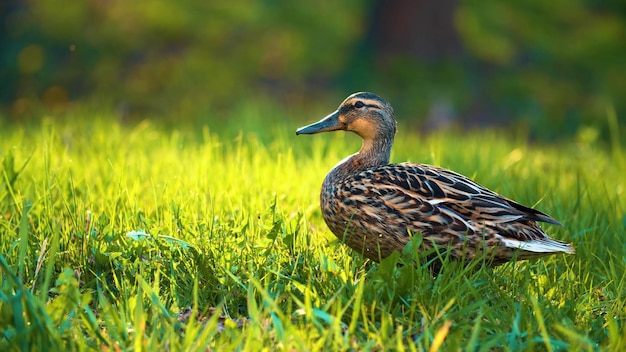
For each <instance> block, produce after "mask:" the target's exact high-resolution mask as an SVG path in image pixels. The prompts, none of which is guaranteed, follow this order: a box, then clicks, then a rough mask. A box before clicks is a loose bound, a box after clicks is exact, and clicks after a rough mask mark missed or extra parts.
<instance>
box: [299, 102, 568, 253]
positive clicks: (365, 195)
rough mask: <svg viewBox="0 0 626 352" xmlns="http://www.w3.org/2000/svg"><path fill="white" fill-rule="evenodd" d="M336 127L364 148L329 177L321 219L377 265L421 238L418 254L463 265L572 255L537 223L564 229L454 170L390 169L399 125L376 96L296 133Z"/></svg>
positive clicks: (425, 167)
mask: <svg viewBox="0 0 626 352" xmlns="http://www.w3.org/2000/svg"><path fill="white" fill-rule="evenodd" d="M337 130H344V131H352V132H354V133H356V134H357V135H359V136H360V137H361V138H362V139H363V144H362V146H361V150H360V151H359V152H358V153H356V154H353V155H350V156H348V157H347V158H345V159H344V160H342V161H341V162H340V163H339V164H337V165H336V166H335V167H334V168H333V169H332V170H331V171H330V172H329V173H328V175H326V178H325V179H324V182H323V183H322V191H321V194H320V203H321V209H322V214H323V217H324V220H325V222H326V224H327V225H328V227H329V228H330V230H331V231H332V232H333V233H334V234H335V236H337V237H338V238H339V239H340V240H341V241H343V242H344V243H346V244H347V245H348V246H350V247H351V248H352V249H354V250H356V251H358V252H359V253H362V254H363V255H364V256H365V257H367V258H369V259H371V260H373V261H376V262H379V261H380V260H382V259H384V258H386V257H387V256H389V255H390V254H391V253H392V252H393V251H402V249H403V248H404V247H405V245H406V244H407V243H408V241H409V240H410V239H411V236H412V235H413V234H418V233H419V234H421V236H422V244H421V246H420V251H423V250H428V249H431V250H432V249H437V250H438V249H442V250H443V251H444V252H446V253H447V254H448V255H450V256H451V257H452V258H453V259H460V260H465V261H468V260H472V259H473V258H476V257H479V256H482V255H483V254H486V257H488V258H489V261H488V262H489V263H491V264H492V265H498V264H502V263H505V262H508V261H510V260H511V259H513V258H517V259H518V260H521V259H530V258H536V257H541V256H545V255H549V254H555V253H574V248H573V247H572V246H571V245H570V244H567V243H564V242H561V241H557V240H554V239H552V238H550V237H549V236H548V235H547V234H546V233H545V232H544V231H543V230H542V229H541V227H540V226H539V225H538V224H537V222H545V223H549V224H555V225H561V223H559V222H558V221H557V220H555V219H553V218H552V217H550V216H549V215H547V214H545V213H542V212H541V211H538V210H535V209H531V208H529V207H526V206H524V205H521V204H519V203H516V202H514V201H512V200H510V199H508V198H506V197H503V196H501V195H499V194H497V193H495V192H493V191H490V190H489V189H487V188H485V187H483V186H481V185H479V184H478V183H476V182H474V181H472V180H470V179H469V178H467V177H465V176H463V175H460V174H458V173H455V172H453V171H450V170H446V169H443V168H440V167H436V166H431V165H426V164H415V163H401V164H390V163H389V157H390V153H391V146H392V144H393V140H394V136H395V134H396V120H395V115H394V112H393V108H392V107H391V105H390V104H389V103H388V102H387V101H385V100H384V99H383V98H381V97H379V96H378V95H376V94H373V93H368V92H360V93H354V94H352V95H350V96H349V97H348V98H346V99H345V100H344V101H343V102H342V103H341V105H339V108H338V109H337V110H336V111H334V112H333V113H331V114H330V115H328V116H326V117H325V118H323V119H322V120H320V121H318V122H316V123H313V124H311V125H308V126H304V127H301V128H299V129H298V130H297V131H296V134H297V135H300V134H315V133H320V132H329V131H337ZM431 252H432V251H431ZM487 255H488V256H487Z"/></svg>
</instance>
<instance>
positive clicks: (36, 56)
mask: <svg viewBox="0 0 626 352" xmlns="http://www.w3.org/2000/svg"><path fill="white" fill-rule="evenodd" d="M43 62H44V53H43V49H42V48H41V46H39V45H29V46H27V47H25V48H24V49H22V51H20V53H19V55H18V56H17V68H18V69H19V71H20V72H21V73H23V74H32V73H35V72H37V71H39V69H41V67H42V66H43Z"/></svg>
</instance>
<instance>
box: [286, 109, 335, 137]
mask: <svg viewBox="0 0 626 352" xmlns="http://www.w3.org/2000/svg"><path fill="white" fill-rule="evenodd" d="M343 129H345V125H344V124H343V123H342V122H341V121H339V111H335V112H333V113H332V114H330V115H328V116H326V117H324V118H323V119H321V120H319V121H317V122H316V123H313V124H310V125H308V126H304V127H300V128H298V129H297V130H296V135H298V134H314V133H320V132H328V131H336V130H343Z"/></svg>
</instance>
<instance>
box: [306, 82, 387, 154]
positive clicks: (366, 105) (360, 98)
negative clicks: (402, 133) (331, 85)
mask: <svg viewBox="0 0 626 352" xmlns="http://www.w3.org/2000/svg"><path fill="white" fill-rule="evenodd" d="M337 130H344V131H352V132H354V133H356V134H358V135H359V136H361V138H363V142H364V145H365V144H371V143H372V142H377V141H385V142H387V143H391V141H393V137H394V136H395V134H396V119H395V116H394V113H393V108H392V107H391V105H390V104H389V103H388V102H387V101H385V99H383V98H381V97H379V96H378V95H376V94H374V93H368V92H359V93H354V94H352V95H350V96H349V97H347V98H346V100H344V101H343V102H342V103H341V105H339V108H338V109H337V110H336V111H334V112H333V113H331V114H330V115H328V116H326V117H324V118H323V119H321V120H320V121H318V122H316V123H313V124H311V125H308V126H304V127H300V128H298V130H296V134H297V135H299V134H314V133H320V132H328V131H337ZM374 144H375V143H374Z"/></svg>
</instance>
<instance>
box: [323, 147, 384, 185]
mask: <svg viewBox="0 0 626 352" xmlns="http://www.w3.org/2000/svg"><path fill="white" fill-rule="evenodd" d="M392 143H393V139H389V138H384V137H380V138H373V139H364V140H363V145H362V146H361V150H360V151H359V152H358V153H356V154H352V155H350V156H349V157H347V158H345V159H343V160H342V161H341V162H339V164H337V165H336V166H335V167H334V168H333V169H332V170H331V172H330V173H329V174H328V176H327V177H326V181H327V182H334V181H337V180H342V179H345V178H346V177H348V176H349V175H351V174H354V173H357V172H359V171H363V170H365V169H369V168H372V167H376V166H382V165H387V164H389V157H390V155H391V145H392Z"/></svg>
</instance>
